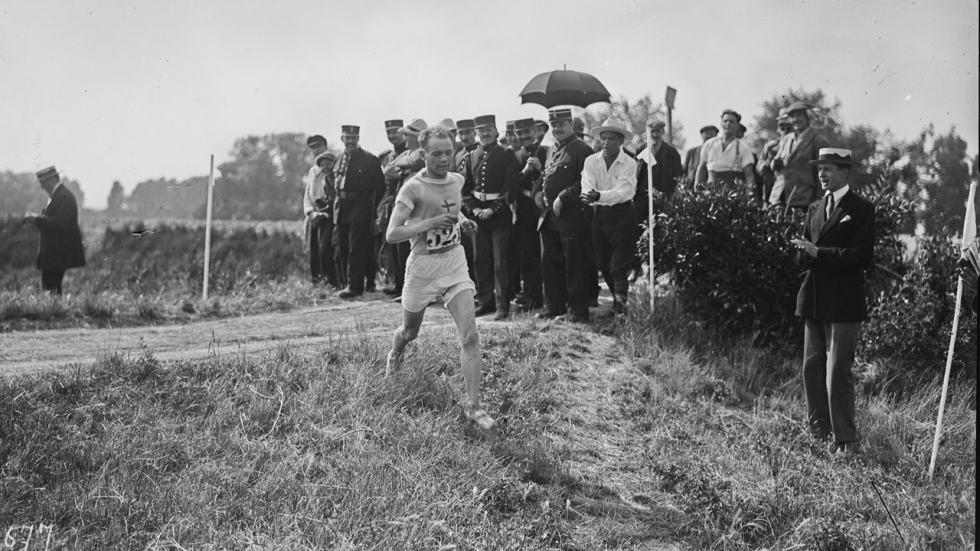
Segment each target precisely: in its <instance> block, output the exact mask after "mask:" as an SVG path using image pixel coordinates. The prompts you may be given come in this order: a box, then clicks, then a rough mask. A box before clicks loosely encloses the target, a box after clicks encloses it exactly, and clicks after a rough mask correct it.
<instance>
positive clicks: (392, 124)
mask: <svg viewBox="0 0 980 551" xmlns="http://www.w3.org/2000/svg"><path fill="white" fill-rule="evenodd" d="M403 126H405V121H403V120H401V119H391V120H390V121H385V130H398V129H399V128H401V127H403Z"/></svg>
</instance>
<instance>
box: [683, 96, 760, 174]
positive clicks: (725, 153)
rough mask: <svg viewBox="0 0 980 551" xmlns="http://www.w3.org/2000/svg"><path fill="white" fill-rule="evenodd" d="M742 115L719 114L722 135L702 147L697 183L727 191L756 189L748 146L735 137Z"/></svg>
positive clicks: (727, 112) (734, 113) (725, 112)
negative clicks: (726, 189) (724, 188)
mask: <svg viewBox="0 0 980 551" xmlns="http://www.w3.org/2000/svg"><path fill="white" fill-rule="evenodd" d="M741 122H742V115H740V114H738V113H737V112H736V111H733V110H731V109H725V110H724V111H722V113H721V132H722V133H721V135H720V136H716V137H714V138H712V139H710V140H708V141H707V142H705V143H704V144H703V145H702V146H701V166H700V168H699V169H698V176H697V180H696V181H697V182H698V183H700V184H703V183H707V184H708V185H711V186H715V187H728V188H730V189H735V188H742V187H743V186H742V185H739V183H740V182H741V183H743V184H744V189H745V190H746V191H747V190H754V189H755V167H754V166H753V158H754V157H753V153H752V149H751V148H750V147H749V144H747V143H745V142H744V141H742V140H740V139H739V138H738V129H739V128H738V127H739V125H740V124H741Z"/></svg>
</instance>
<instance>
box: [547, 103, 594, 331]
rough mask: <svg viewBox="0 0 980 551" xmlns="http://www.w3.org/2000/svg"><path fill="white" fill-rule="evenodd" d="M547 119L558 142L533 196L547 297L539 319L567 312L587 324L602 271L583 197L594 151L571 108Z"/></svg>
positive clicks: (550, 115)
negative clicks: (576, 125)
mask: <svg viewBox="0 0 980 551" xmlns="http://www.w3.org/2000/svg"><path fill="white" fill-rule="evenodd" d="M548 118H549V119H550V122H551V135H552V136H553V137H554V138H555V145H554V146H552V148H551V151H549V152H548V162H547V163H546V164H545V167H544V171H543V173H542V175H541V178H540V179H538V181H537V183H535V185H534V199H535V202H536V203H537V205H538V208H540V209H541V210H542V213H541V217H540V218H539V221H538V228H539V230H538V231H539V232H540V236H541V275H542V276H543V278H544V300H545V308H544V310H543V311H541V312H538V314H537V316H536V317H537V318H539V319H550V318H555V317H558V316H561V315H562V314H565V313H566V312H567V314H568V315H567V317H566V319H567V320H569V321H572V322H579V323H585V322H588V321H589V300H590V298H591V295H592V291H593V290H594V289H593V288H594V287H595V286H596V283H595V282H594V280H595V279H597V278H598V270H597V268H596V264H595V257H594V256H593V257H591V258H590V254H589V253H590V251H589V248H588V239H589V234H590V233H591V231H590V223H589V216H588V214H587V213H586V209H587V208H588V207H586V206H585V205H584V204H583V203H582V201H581V198H580V196H581V194H582V169H583V168H584V167H585V160H586V159H587V158H588V157H589V155H592V153H593V152H592V148H591V147H589V146H588V145H587V144H586V143H585V142H583V141H582V140H581V139H580V138H579V137H578V136H576V135H575V133H574V131H573V123H572V111H571V109H552V110H550V111H549V112H548ZM589 210H591V209H589ZM590 272H591V274H592V275H591V276H590ZM590 287H592V288H590Z"/></svg>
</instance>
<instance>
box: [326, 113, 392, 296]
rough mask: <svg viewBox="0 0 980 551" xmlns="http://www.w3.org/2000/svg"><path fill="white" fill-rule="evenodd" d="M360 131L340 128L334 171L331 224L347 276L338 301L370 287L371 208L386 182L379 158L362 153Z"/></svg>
mask: <svg viewBox="0 0 980 551" xmlns="http://www.w3.org/2000/svg"><path fill="white" fill-rule="evenodd" d="M360 133H361V129H360V127H358V126H354V125H344V126H342V127H341V136H340V139H341V140H342V141H343V142H344V152H343V153H342V154H341V155H340V158H339V159H338V160H337V165H336V168H335V170H334V186H335V188H336V190H337V200H336V207H335V211H334V222H335V224H336V231H337V244H338V246H339V247H340V259H341V261H340V265H339V266H338V268H339V269H340V270H343V271H345V272H346V274H347V288H346V289H344V290H342V291H340V292H339V293H338V294H337V296H339V297H340V298H354V297H356V296H358V295H361V294H363V293H364V290H365V288H366V287H370V286H373V283H374V282H373V281H367V280H368V278H370V277H371V274H370V266H371V264H372V263H371V260H370V256H371V251H372V248H371V226H372V224H373V223H374V207H375V205H377V203H378V201H379V200H380V199H381V194H382V193H384V187H385V183H384V182H385V180H384V173H383V172H382V171H381V163H380V162H378V158H377V157H375V156H374V155H372V154H371V153H368V152H367V151H364V150H363V149H361V146H359V145H358V142H359V141H360V137H361V136H360Z"/></svg>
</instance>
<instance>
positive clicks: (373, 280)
mask: <svg viewBox="0 0 980 551" xmlns="http://www.w3.org/2000/svg"><path fill="white" fill-rule="evenodd" d="M371 227H372V228H373V227H374V223H373V222H372V223H371ZM383 239H384V236H383V235H379V234H375V233H374V230H373V229H372V234H371V254H370V255H369V256H368V263H367V271H366V273H365V274H364V280H365V287H366V288H367V289H370V290H372V291H373V290H374V289H375V288H376V287H377V281H378V270H379V266H378V256H379V254H380V251H381V241H382V240H383Z"/></svg>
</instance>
